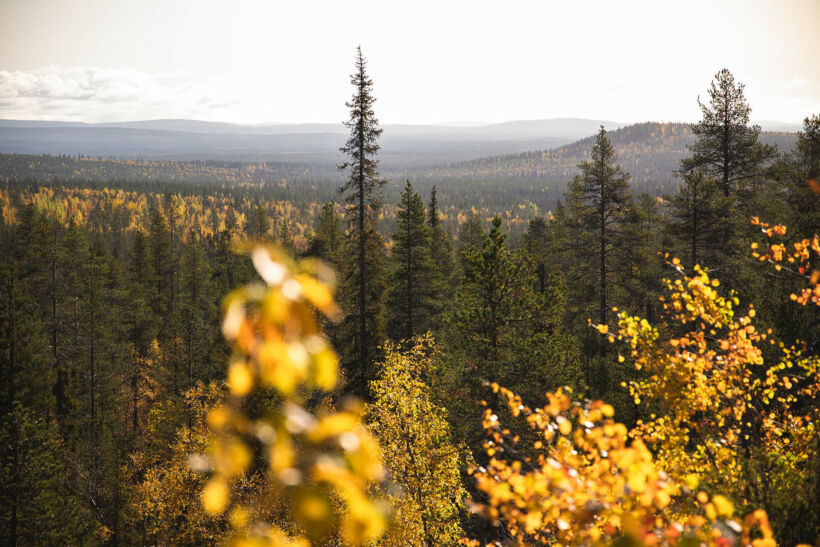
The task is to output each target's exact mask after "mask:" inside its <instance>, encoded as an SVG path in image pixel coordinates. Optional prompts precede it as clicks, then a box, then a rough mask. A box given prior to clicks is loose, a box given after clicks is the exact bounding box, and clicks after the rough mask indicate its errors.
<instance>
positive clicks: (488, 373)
mask: <svg viewBox="0 0 820 547" xmlns="http://www.w3.org/2000/svg"><path fill="white" fill-rule="evenodd" d="M505 240H506V234H504V233H503V232H502V231H501V219H500V218H499V217H495V218H494V219H493V222H492V228H491V230H490V233H489V234H488V235H487V236H485V239H484V245H483V246H482V249H481V250H480V251H476V250H471V251H468V252H467V253H465V260H466V263H467V268H466V270H465V274H464V279H463V281H462V284H461V287H460V288H459V292H458V296H457V298H456V302H457V306H456V308H455V309H454V310H453V311H452V313H451V314H450V317H449V323H448V327H449V329H448V336H449V340H448V347H449V349H450V359H451V363H450V367H448V371H447V375H448V376H449V377H448V379H447V380H446V382H445V383H447V384H448V385H447V387H445V393H447V397H448V398H449V400H450V401H451V403H450V404H449V405H448V408H450V409H451V411H452V412H453V413H454V416H455V419H456V422H457V424H458V425H459V428H460V431H461V435H462V438H464V439H465V440H467V441H468V442H469V443H470V444H471V445H472V443H474V442H476V440H477V439H476V438H474V437H473V435H474V434H475V433H476V430H475V429H474V426H475V424H476V423H477V422H475V421H474V420H476V419H477V416H476V412H477V411H478V410H479V409H478V408H477V407H476V405H475V401H476V400H481V399H482V398H484V397H485V396H486V393H485V390H484V388H483V386H482V382H483V381H497V382H499V383H500V384H502V385H509V386H515V387H514V389H515V390H516V391H518V392H521V393H526V394H527V395H528V396H531V397H533V398H534V399H537V400H540V399H541V397H543V395H544V392H545V390H547V389H549V388H551V387H557V386H559V385H573V386H578V385H580V376H579V373H580V368H579V366H578V356H577V348H576V345H575V342H574V340H573V337H572V336H571V335H569V334H568V333H567V332H566V331H565V330H564V329H563V326H562V317H563V314H564V305H565V301H566V288H565V286H564V284H563V280H562V279H561V278H560V276H551V278H550V280H549V283H548V284H547V286H546V287H545V289H546V290H545V291H544V292H540V291H539V290H538V282H537V270H536V267H535V264H534V261H533V259H532V257H531V256H530V255H529V253H527V252H526V251H525V250H519V251H511V250H510V249H509V248H507V246H506V243H505Z"/></svg>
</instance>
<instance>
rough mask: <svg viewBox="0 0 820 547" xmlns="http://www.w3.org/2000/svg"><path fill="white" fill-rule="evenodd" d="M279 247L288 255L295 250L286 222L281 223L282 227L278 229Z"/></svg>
mask: <svg viewBox="0 0 820 547" xmlns="http://www.w3.org/2000/svg"><path fill="white" fill-rule="evenodd" d="M279 246H280V247H282V248H283V249H285V250H286V251H287V252H288V253H290V254H293V252H294V250H295V247H294V244H293V235H292V234H291V233H290V227H289V226H288V223H287V222H282V226H281V227H280V228H279Z"/></svg>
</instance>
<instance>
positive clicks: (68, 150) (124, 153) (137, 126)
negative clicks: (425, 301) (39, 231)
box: [0, 118, 622, 172]
mask: <svg viewBox="0 0 820 547" xmlns="http://www.w3.org/2000/svg"><path fill="white" fill-rule="evenodd" d="M601 124H605V125H606V126H607V127H608V128H612V129H615V128H617V127H621V126H622V124H618V123H616V122H609V121H603V120H584V119H570V118H559V119H553V120H530V121H514V122H506V123H500V124H490V125H481V126H470V127H464V126H442V125H401V124H387V125H385V126H384V127H383V128H384V133H383V134H382V138H381V146H382V150H381V159H382V166H383V168H384V169H385V170H389V171H401V172H404V171H407V170H413V169H418V168H430V167H433V166H436V165H441V164H447V163H452V162H458V161H463V160H468V159H473V158H479V157H483V156H490V155H496V154H509V153H517V152H524V151H527V150H537V149H547V148H554V147H556V146H561V145H564V144H568V143H571V142H574V141H576V140H578V139H580V138H582V137H585V136H587V135H590V134H592V133H594V132H595V131H596V130H597V128H598V126H599V125H601ZM346 133H347V130H346V129H345V127H344V126H343V125H342V124H341V123H338V124H264V125H237V124H228V123H216V122H206V121H199V120H146V121H138V122H117V123H99V124H87V123H79V122H59V121H55V122H43V121H30V120H0V153H3V152H4V153H16V154H69V155H78V154H82V155H84V156H93V157H97V156H98V157H114V158H121V159H138V158H144V159H161V160H189V159H206V160H207V159H217V160H241V161H253V162H258V161H276V162H292V161H298V162H307V163H312V164H316V165H317V166H320V165H321V166H324V168H326V169H331V170H332V169H333V166H335V165H336V164H337V163H339V162H340V161H341V160H342V157H341V154H340V153H339V147H340V146H341V145H342V144H343V143H344V139H345V136H346Z"/></svg>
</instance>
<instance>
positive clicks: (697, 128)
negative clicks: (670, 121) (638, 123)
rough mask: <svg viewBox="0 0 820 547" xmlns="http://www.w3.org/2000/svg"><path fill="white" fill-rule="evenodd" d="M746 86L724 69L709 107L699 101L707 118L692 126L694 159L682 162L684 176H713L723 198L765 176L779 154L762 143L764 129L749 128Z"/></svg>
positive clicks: (714, 83)
mask: <svg viewBox="0 0 820 547" xmlns="http://www.w3.org/2000/svg"><path fill="white" fill-rule="evenodd" d="M744 87H745V86H744V85H743V84H742V83H739V82H738V83H736V82H735V78H734V76H732V73H731V72H729V70H728V69H726V68H724V69H722V70H721V71H720V72H718V73H717V74H715V79H714V80H713V81H712V84H711V86H710V88H709V104H708V105H706V104H704V103H703V102H701V100H700V98H698V106H700V110H701V113H702V114H703V118H702V119H701V121H699V122H698V123H696V124H695V125H693V126H692V133H694V134H695V137H697V140H696V142H695V143H694V144H693V145H691V146H690V147H689V149H690V150H691V151H692V156H691V157H689V158H685V159H684V160H683V161H682V162H681V171H682V172H684V173H688V172H691V171H693V170H703V171H704V172H706V173H707V174H708V175H711V176H713V177H714V178H715V179H716V180H717V183H718V186H719V187H720V189H721V191H722V192H723V195H724V196H725V197H729V196H731V195H734V194H735V192H736V191H737V190H738V188H739V186H740V185H742V184H743V183H744V182H748V181H749V180H750V179H753V178H754V177H759V176H761V175H762V174H763V169H764V167H765V165H766V163H767V162H769V161H770V160H772V159H773V158H774V157H775V156H776V154H777V151H776V150H775V149H774V148H773V147H771V146H767V145H763V144H761V143H760V142H759V141H758V137H759V136H760V126H757V125H753V126H750V125H749V114H750V113H751V111H752V109H751V108H750V107H749V104H748V103H747V102H746V97H745V96H744V94H743V89H744Z"/></svg>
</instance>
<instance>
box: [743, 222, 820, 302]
mask: <svg viewBox="0 0 820 547" xmlns="http://www.w3.org/2000/svg"><path fill="white" fill-rule="evenodd" d="M751 222H752V224H753V225H755V226H760V229H761V231H762V232H763V233H764V234H765V235H766V237H767V238H769V239H770V240H771V239H773V238H774V236H785V235H786V227H785V226H782V225H774V226H770V225H769V224H767V223H765V222H762V221H761V220H760V219H759V218H757V217H754V218H753V219H752V221H751ZM789 247H791V248H789ZM752 256H754V257H755V258H757V259H758V260H760V261H761V262H764V261H769V262H771V263H772V264H774V267H775V269H776V270H778V271H780V270H781V269H783V268H784V265H785V267H788V268H789V269H792V270H793V271H794V273H795V274H797V275H799V276H801V277H803V278H805V280H806V286H805V287H803V288H802V289H801V290H800V292H797V293H794V294H792V295H791V299H792V300H793V301H795V302H797V303H798V304H801V305H803V306H805V305H807V304H809V303H812V304H815V305H818V306H820V269H818V267H817V265H816V263H817V261H818V259H820V237H819V236H818V235H817V234H814V236H813V237H811V238H804V239H802V240H800V241H794V242H792V243H791V246H789V245H787V244H786V243H782V242H773V243H767V244H765V245H764V248H761V246H760V244H759V243H756V242H755V243H752Z"/></svg>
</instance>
